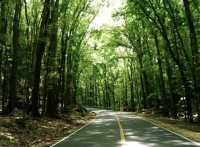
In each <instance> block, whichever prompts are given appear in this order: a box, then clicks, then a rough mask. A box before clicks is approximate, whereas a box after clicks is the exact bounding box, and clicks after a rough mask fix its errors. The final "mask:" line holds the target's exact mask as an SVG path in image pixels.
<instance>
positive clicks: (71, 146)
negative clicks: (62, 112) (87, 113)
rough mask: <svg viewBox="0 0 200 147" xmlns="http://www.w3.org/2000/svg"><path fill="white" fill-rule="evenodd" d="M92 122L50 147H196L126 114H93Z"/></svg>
mask: <svg viewBox="0 0 200 147" xmlns="http://www.w3.org/2000/svg"><path fill="white" fill-rule="evenodd" d="M96 113H97V118H96V120H95V121H94V122H93V123H91V124H89V125H88V126H86V127H84V128H83V129H81V130H80V131H78V132H76V133H75V134H73V135H71V136H70V137H67V138H66V139H64V140H63V141H60V142H59V143H57V144H55V145H52V147H197V146H198V145H196V144H194V143H192V142H190V141H189V140H187V139H184V138H182V137H180V136H177V135H175V134H173V133H171V132H169V131H166V130H164V129H162V128H159V127H157V126H155V125H153V124H151V123H149V122H146V121H144V120H142V119H141V118H139V117H134V116H131V115H130V113H125V112H112V111H103V110H101V111H100V110H99V111H96Z"/></svg>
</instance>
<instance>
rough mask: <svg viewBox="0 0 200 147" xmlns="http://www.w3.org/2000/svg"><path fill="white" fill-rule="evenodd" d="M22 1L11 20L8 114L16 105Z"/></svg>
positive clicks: (17, 4)
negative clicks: (11, 38)
mask: <svg viewBox="0 0 200 147" xmlns="http://www.w3.org/2000/svg"><path fill="white" fill-rule="evenodd" d="M21 8H22V0H18V1H16V4H15V14H14V18H13V40H12V41H13V42H12V43H13V46H12V47H13V50H12V67H11V73H10V79H9V80H10V82H9V83H10V85H9V86H10V88H9V102H8V113H10V112H12V111H13V109H14V107H15V104H16V92H17V91H16V86H17V67H18V58H19V52H20V44H19V37H20V17H21Z"/></svg>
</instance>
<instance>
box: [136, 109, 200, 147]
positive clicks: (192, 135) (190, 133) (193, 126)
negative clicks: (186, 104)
mask: <svg viewBox="0 0 200 147" xmlns="http://www.w3.org/2000/svg"><path fill="white" fill-rule="evenodd" d="M133 114H134V115H137V116H141V117H142V118H144V120H146V121H149V122H152V123H154V124H156V125H157V126H160V127H161V128H165V129H167V130H170V131H172V132H175V133H177V134H180V135H182V136H184V137H186V138H189V139H191V140H194V141H196V142H199V143H200V124H199V123H195V122H194V123H189V122H187V121H185V120H177V119H172V118H167V117H163V116H161V115H158V114H151V113H145V112H143V113H133Z"/></svg>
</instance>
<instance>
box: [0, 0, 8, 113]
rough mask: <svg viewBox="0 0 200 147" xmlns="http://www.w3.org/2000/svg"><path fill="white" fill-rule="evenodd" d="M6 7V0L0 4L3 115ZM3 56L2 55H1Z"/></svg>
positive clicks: (0, 85) (0, 92)
mask: <svg viewBox="0 0 200 147" xmlns="http://www.w3.org/2000/svg"><path fill="white" fill-rule="evenodd" d="M6 5H7V2H6V0H4V1H2V2H1V7H0V9H1V13H0V96H1V94H2V112H3V113H4V111H5V96H4V94H5V91H4V82H5V80H7V78H5V74H4V73H5V72H4V71H5V67H4V69H3V66H2V64H3V60H4V59H5V58H3V57H6V55H5V54H4V52H6V51H7V48H6V33H7V19H6ZM3 54H4V55H3ZM2 75H3V77H4V78H3V80H2Z"/></svg>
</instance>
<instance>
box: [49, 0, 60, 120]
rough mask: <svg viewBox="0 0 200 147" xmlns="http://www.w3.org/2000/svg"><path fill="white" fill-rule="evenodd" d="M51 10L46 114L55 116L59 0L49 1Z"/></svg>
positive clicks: (56, 102)
mask: <svg viewBox="0 0 200 147" xmlns="http://www.w3.org/2000/svg"><path fill="white" fill-rule="evenodd" d="M51 7H52V12H51V20H50V34H49V35H50V45H49V48H48V57H47V58H49V59H48V60H49V64H48V66H49V67H47V68H48V69H49V71H50V72H49V73H48V75H47V77H48V78H47V83H48V84H47V85H48V88H47V91H48V92H47V93H48V94H47V111H46V114H47V116H50V117H55V116H56V115H57V104H58V100H57V85H56V84H57V81H58V79H57V77H56V76H55V75H54V73H55V72H56V71H57V68H56V48H57V34H58V33H57V32H58V17H59V16H58V11H59V0H56V1H55V2H53V1H52V2H51Z"/></svg>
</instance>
